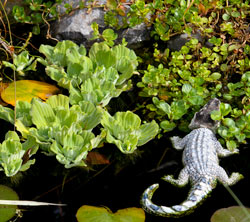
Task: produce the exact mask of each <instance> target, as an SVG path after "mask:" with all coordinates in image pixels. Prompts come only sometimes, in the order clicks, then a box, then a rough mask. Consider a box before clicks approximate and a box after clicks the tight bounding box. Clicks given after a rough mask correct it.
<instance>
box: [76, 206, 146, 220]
mask: <svg viewBox="0 0 250 222" xmlns="http://www.w3.org/2000/svg"><path fill="white" fill-rule="evenodd" d="M76 218H77V221H78V222H144V221H145V213H144V211H143V210H142V209H141V208H135V207H131V208H126V209H121V210H118V211H117V212H115V213H112V212H111V211H110V209H108V208H104V207H94V206H88V205H83V206H82V207H80V208H79V209H78V211H77V214H76Z"/></svg>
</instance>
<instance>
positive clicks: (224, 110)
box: [220, 103, 232, 116]
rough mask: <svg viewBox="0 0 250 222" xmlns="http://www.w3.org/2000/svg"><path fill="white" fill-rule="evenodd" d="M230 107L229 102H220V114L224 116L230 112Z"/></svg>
mask: <svg viewBox="0 0 250 222" xmlns="http://www.w3.org/2000/svg"><path fill="white" fill-rule="evenodd" d="M231 110H232V108H231V106H230V104H227V103H221V104H220V112H221V115H222V116H226V115H228V114H229V113H230V112H231Z"/></svg>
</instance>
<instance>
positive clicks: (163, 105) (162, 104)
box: [152, 97, 171, 118]
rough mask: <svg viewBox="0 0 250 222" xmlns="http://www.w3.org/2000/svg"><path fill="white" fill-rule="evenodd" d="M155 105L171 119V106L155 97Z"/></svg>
mask: <svg viewBox="0 0 250 222" xmlns="http://www.w3.org/2000/svg"><path fill="white" fill-rule="evenodd" d="M152 100H153V103H154V104H155V106H156V107H157V108H158V109H160V110H162V111H163V112H164V113H166V114H167V115H168V117H169V118H170V115H171V106H170V105H169V104H168V103H166V102H164V101H162V100H159V99H158V98H157V97H153V99H152Z"/></svg>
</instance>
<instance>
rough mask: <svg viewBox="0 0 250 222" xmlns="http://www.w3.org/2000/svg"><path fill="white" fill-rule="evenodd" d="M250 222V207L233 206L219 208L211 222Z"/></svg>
mask: <svg viewBox="0 0 250 222" xmlns="http://www.w3.org/2000/svg"><path fill="white" fill-rule="evenodd" d="M229 221H234V222H249V221H250V209H249V208H244V207H239V206H232V207H228V208H222V209H219V210H217V211H216V212H215V213H214V214H213V216H212V217H211V222H229Z"/></svg>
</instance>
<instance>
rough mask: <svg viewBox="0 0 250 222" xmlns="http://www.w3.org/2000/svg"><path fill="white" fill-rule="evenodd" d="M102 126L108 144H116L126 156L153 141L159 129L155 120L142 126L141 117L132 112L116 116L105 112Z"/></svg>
mask: <svg viewBox="0 0 250 222" xmlns="http://www.w3.org/2000/svg"><path fill="white" fill-rule="evenodd" d="M101 124H102V125H103V127H104V129H105V132H106V134H107V136H106V140H107V142H108V143H113V144H115V145H116V146H117V147H118V148H119V149H120V151H121V152H123V153H126V154H128V153H133V152H134V150H135V149H136V148H137V146H142V145H143V144H145V143H147V142H148V141H149V140H151V139H153V138H154V137H155V136H156V134H157V133H158V129H159V127H158V124H157V123H156V122H155V121H154V120H153V121H152V122H151V123H144V124H141V119H140V117H139V116H137V115H136V114H134V113H132V112H130V111H127V112H117V113H115V115H114V116H111V115H110V114H109V113H108V112H104V115H103V118H102V120H101Z"/></svg>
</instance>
